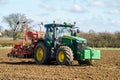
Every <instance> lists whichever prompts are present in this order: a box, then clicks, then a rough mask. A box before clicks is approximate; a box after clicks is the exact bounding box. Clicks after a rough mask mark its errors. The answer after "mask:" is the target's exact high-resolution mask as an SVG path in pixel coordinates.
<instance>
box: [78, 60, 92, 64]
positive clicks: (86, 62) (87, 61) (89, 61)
mask: <svg viewBox="0 0 120 80" xmlns="http://www.w3.org/2000/svg"><path fill="white" fill-rule="evenodd" d="M93 62H94V61H93V60H85V61H83V60H78V63H79V64H87V65H92V64H93Z"/></svg>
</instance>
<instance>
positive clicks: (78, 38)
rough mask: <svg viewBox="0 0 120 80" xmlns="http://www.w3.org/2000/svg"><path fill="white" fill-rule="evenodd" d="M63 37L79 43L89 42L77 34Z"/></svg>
mask: <svg viewBox="0 0 120 80" xmlns="http://www.w3.org/2000/svg"><path fill="white" fill-rule="evenodd" d="M63 38H66V39H69V40H76V41H77V42H79V43H87V40H86V39H84V38H81V37H77V36H63Z"/></svg>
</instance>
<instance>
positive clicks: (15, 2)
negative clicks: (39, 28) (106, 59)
mask: <svg viewBox="0 0 120 80" xmlns="http://www.w3.org/2000/svg"><path fill="white" fill-rule="evenodd" d="M12 13H21V14H25V15H26V16H27V18H30V19H32V20H34V23H33V24H38V23H40V22H41V21H42V22H43V23H44V24H47V23H52V22H53V20H55V22H56V23H64V22H67V23H73V22H74V21H76V26H77V27H79V29H80V30H81V31H84V32H88V31H89V30H94V31H96V32H105V31H107V32H116V31H120V0H0V25H1V26H3V27H4V29H8V28H9V26H8V25H7V24H6V23H5V22H4V21H3V16H8V15H9V14H12Z"/></svg>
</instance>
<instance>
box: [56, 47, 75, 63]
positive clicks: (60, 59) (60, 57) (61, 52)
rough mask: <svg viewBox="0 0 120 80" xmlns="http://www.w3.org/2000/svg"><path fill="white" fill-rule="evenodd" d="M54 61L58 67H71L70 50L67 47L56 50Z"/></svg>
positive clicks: (71, 57)
mask: <svg viewBox="0 0 120 80" xmlns="http://www.w3.org/2000/svg"><path fill="white" fill-rule="evenodd" d="M56 61H57V63H58V64H59V65H71V64H72V61H73V53H72V50H71V49H70V48H69V47H68V46H60V47H59V48H58V50H57V54H56Z"/></svg>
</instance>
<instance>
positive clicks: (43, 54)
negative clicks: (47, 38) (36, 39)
mask: <svg viewBox="0 0 120 80" xmlns="http://www.w3.org/2000/svg"><path fill="white" fill-rule="evenodd" d="M34 59H35V61H36V63H37V64H47V63H48V62H49V59H48V52H47V48H46V46H45V45H44V43H42V42H40V43H38V44H37V45H36V47H35V49H34Z"/></svg>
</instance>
